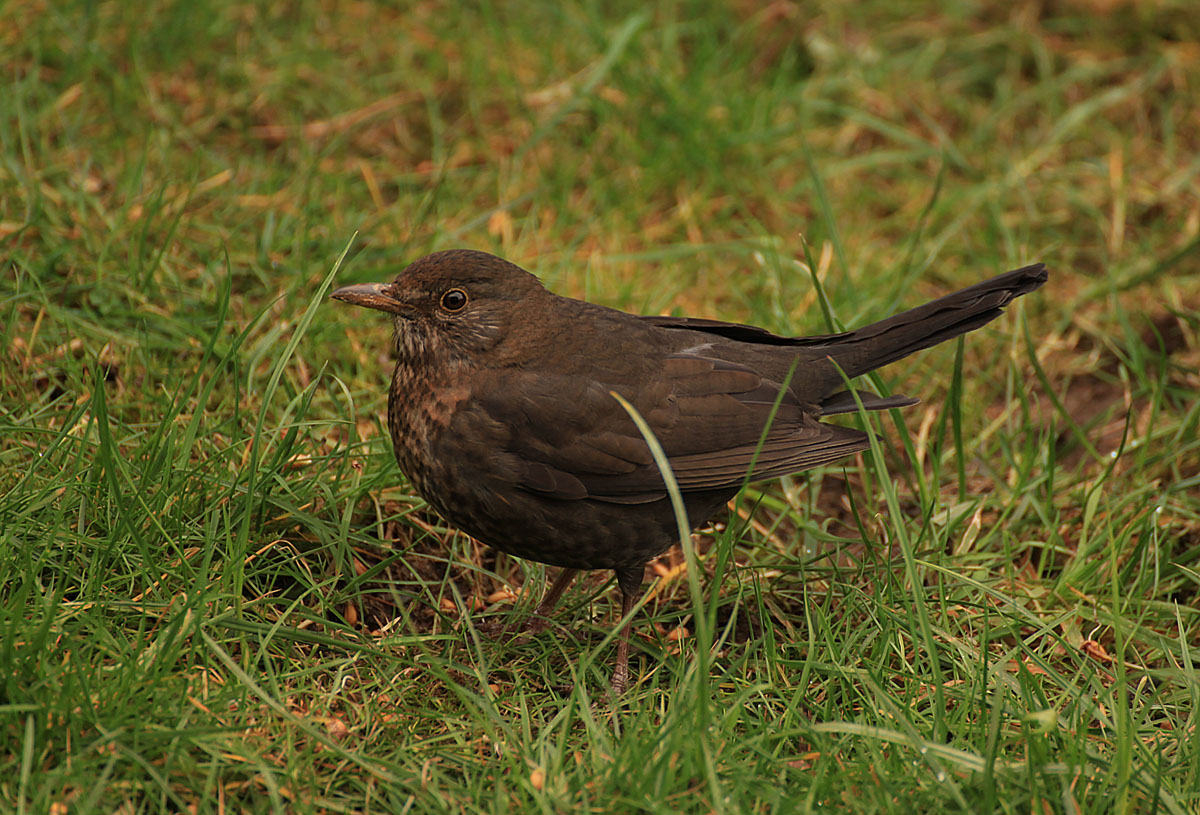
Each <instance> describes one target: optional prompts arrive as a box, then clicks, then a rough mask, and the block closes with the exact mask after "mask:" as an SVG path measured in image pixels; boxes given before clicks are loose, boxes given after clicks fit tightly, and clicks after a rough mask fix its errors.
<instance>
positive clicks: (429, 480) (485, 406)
mask: <svg viewBox="0 0 1200 815" xmlns="http://www.w3.org/2000/svg"><path fill="white" fill-rule="evenodd" d="M1046 279H1047V273H1046V269H1045V267H1044V266H1043V265H1042V264H1036V265H1033V266H1027V267H1025V268H1023V269H1018V270H1016V271H1012V272H1007V273H1006V274H1002V275H1000V276H998V277H994V278H992V279H991V280H987V281H984V282H982V283H979V284H976V285H974V286H971V287H969V288H966V289H963V290H962V291H958V292H955V293H953V294H950V295H947V296H945V297H942V298H941V299H938V300H934V301H933V302H930V303H926V304H925V305H923V306H919V307H917V308H914V309H912V310H911V311H906V312H904V313H902V314H897V315H895V316H894V317H889V318H887V319H886V320H880V321H879V322H877V323H873V324H871V325H868V326H866V327H864V328H859V329H856V330H854V331H847V332H844V333H841V334H829V335H824V336H815V337H780V336H776V335H775V334H772V333H770V332H768V331H766V330H764V329H761V328H756V327H754V326H750V325H739V324H737V323H724V322H718V321H716V320H703V319H693V318H687V317H655V316H638V315H633V314H627V313H625V312H622V311H617V310H615V309H611V308H605V307H604V306H598V305H594V304H592V303H587V302H583V301H581V300H572V299H570V298H567V297H560V296H558V295H556V294H553V293H552V292H550V291H548V290H547V289H545V288H544V287H543V286H542V284H541V282H540V281H539V280H538V279H537V278H536V277H534V276H533V275H532V274H530V273H529V272H526V271H525V270H523V269H521V268H520V267H518V266H515V265H513V264H511V263H509V262H508V261H505V260H502V259H501V258H498V257H495V256H493V255H489V254H486V253H484V252H474V251H468V250H453V251H448V252H437V253H434V254H432V255H428V256H427V257H423V258H421V259H420V260H418V261H416V262H415V263H413V264H412V265H410V266H408V267H407V268H406V269H405V270H404V271H402V272H401V273H400V275H399V276H398V277H397V278H396V279H395V280H394V281H393V282H391V283H367V284H362V285H357V286H347V287H345V288H341V289H338V290H337V291H335V292H333V294H332V297H334V298H335V299H338V300H343V301H345V302H347V303H353V304H354V305H359V306H365V307H367V308H373V309H378V310H379V311H385V312H388V313H389V314H392V315H395V316H394V319H393V322H394V324H395V337H394V339H393V346H394V350H395V355H396V357H397V362H396V369H395V372H394V373H393V374H392V384H391V389H390V391H389V395H388V427H389V429H390V431H391V435H392V443H393V446H394V449H395V453H396V460H397V461H398V462H399V464H400V469H401V470H402V471H403V472H404V474H405V475H406V476H408V478H409V480H410V481H411V482H412V485H413V486H414V487H415V488H416V490H417V492H418V493H420V495H421V496H422V497H423V498H424V499H425V500H426V501H428V502H429V504H430V506H432V507H433V508H434V509H435V510H437V512H438V513H440V514H441V515H442V516H443V517H444V518H445V519H446V520H447V521H449V522H450V523H451V524H453V525H455V526H457V527H458V528H459V529H461V530H462V531H464V532H466V533H467V534H469V535H471V536H472V537H474V538H476V539H478V540H480V541H482V542H484V543H486V544H488V545H489V546H493V547H495V548H497V549H499V550H501V551H503V552H507V553H509V554H511V555H516V556H517V557H522V558H528V559H530V560H536V561H539V562H541V563H548V564H551V565H554V566H561V567H563V571H562V573H561V574H560V575H559V576H558V578H557V579H556V580H555V581H554V583H553V585H552V586H551V587H550V589H549V590H548V591H547V593H546V595H545V597H544V598H543V600H542V602H541V604H540V605H539V606H538V609H537V612H536V616H535V618H534V619H535V621H536V620H540V619H544V616H545V614H546V613H548V612H549V611H550V610H551V609H552V608H553V606H554V605H555V603H556V602H557V601H558V599H559V597H560V596H561V595H562V593H563V591H564V590H565V589H566V587H567V585H568V584H569V583H570V582H571V580H572V578H573V577H574V576H575V574H576V572H578V570H580V569H612V570H613V571H614V572H616V576H617V583H618V584H619V586H620V589H621V598H622V616H623V617H627V616H628V615H629V612H630V611H631V610H632V608H633V606H634V604H635V602H636V599H637V597H638V595H639V594H640V592H641V583H642V575H643V570H644V566H645V564H646V562H647V561H649V560H651V559H652V558H654V557H656V556H658V555H660V554H662V553H663V552H665V551H666V550H667V549H668V548H669V547H670V546H671V544H672V543H673V542H674V541H676V540H677V539H678V530H677V526H676V522H675V517H674V513H673V510H672V506H671V502H670V499H669V497H668V495H667V490H666V486H665V484H664V481H663V477H662V474H661V473H660V472H659V469H658V467H657V466H655V463H654V459H653V457H652V456H651V453H650V448H649V446H648V445H647V443H646V441H645V439H644V438H643V436H642V434H641V433H640V432H639V431H638V429H637V427H636V426H635V424H634V422H633V420H632V419H631V418H630V416H629V414H628V413H627V412H626V410H625V409H624V408H623V407H622V406H621V405H620V404H619V403H618V402H617V400H616V399H614V398H613V396H612V394H613V393H617V394H620V395H621V396H622V397H623V398H624V399H625V400H627V401H628V402H629V403H630V404H631V405H632V406H633V407H634V408H635V409H636V410H637V412H638V413H640V414H641V416H642V417H644V418H645V420H646V422H647V423H648V424H649V426H650V428H651V429H652V430H653V432H654V435H655V436H656V437H657V438H658V441H659V442H660V443H661V445H662V447H663V450H664V451H665V453H666V456H667V459H668V460H669V462H670V465H671V470H672V472H673V473H674V476H675V479H676V480H677V482H678V484H679V489H680V491H681V493H682V497H683V503H684V506H685V507H686V510H687V516H688V521H689V523H690V524H691V525H692V526H693V527H695V526H698V525H700V524H702V523H704V522H705V521H707V520H708V519H709V518H710V517H711V516H712V515H714V514H715V513H716V512H717V511H718V510H719V509H721V508H722V507H724V506H725V505H726V503H727V502H728V501H729V499H730V498H732V497H733V496H734V495H736V494H737V492H738V490H739V489H740V488H741V486H742V484H743V482H744V481H745V479H746V474H747V470H748V469H749V467H750V465H751V462H752V460H754V472H753V473H752V474H751V476H750V478H751V480H756V481H758V480H764V479H769V478H776V477H779V476H783V475H787V474H788V473H794V472H797V471H799V470H805V469H808V468H810V467H815V466H817V465H819V464H825V463H827V462H831V461H834V460H836V459H839V458H842V457H843V456H848V455H850V454H852V453H855V452H858V451H860V450H863V449H866V448H867V447H868V446H869V441H868V438H869V437H868V436H867V434H866V433H864V432H862V431H860V430H856V429H853V428H848V427H841V426H838V425H831V424H824V423H822V422H821V421H820V419H821V418H822V417H824V416H830V415H834V414H839V413H853V412H855V411H856V410H857V405H856V403H855V398H854V394H851V393H850V392H849V391H847V390H846V389H845V387H844V381H843V373H844V374H845V376H846V377H847V378H853V377H856V376H859V375H861V374H865V373H867V372H868V371H873V370H875V369H876V368H879V367H881V366H883V365H887V364H888V363H890V362H895V361H896V360H898V359H901V358H902V357H905V356H908V355H909V354H911V353H913V352H915V351H919V350H921V349H922V348H929V347H930V346H933V345H937V344H938V343H940V342H944V341H946V340H949V339H952V338H954V337H957V336H959V335H960V334H964V333H966V332H968V331H972V330H974V329H976V328H979V327H980V326H982V325H984V324H986V323H988V322H989V321H991V320H993V319H995V318H996V317H998V316H1000V314H1001V313H1002V309H1003V308H1004V306H1006V305H1007V304H1008V303H1010V302H1011V301H1012V300H1013V299H1014V298H1016V297H1019V296H1020V295H1022V294H1027V293H1029V292H1031V291H1034V290H1035V289H1037V288H1039V287H1040V286H1041V285H1042V284H1043V283H1045V282H1046ZM839 369H840V370H839ZM789 372H790V373H791V379H790V381H789V382H788V386H787V389H786V391H785V392H784V393H783V396H782V397H779V392H780V389H781V387H782V383H783V382H784V381H785V380H787V377H788V375H789ZM857 395H858V397H859V400H860V401H861V402H862V406H863V407H864V408H865V409H867V410H883V409H886V408H896V407H906V406H909V405H913V404H916V402H917V400H916V399H910V398H908V397H905V396H889V397H880V396H877V395H875V394H872V393H866V392H862V391H859V392H858V394H857ZM776 401H778V402H779V406H778V410H777V411H776V413H775V416H774V419H773V420H772V421H771V422H770V427H769V428H768V427H767V423H768V422H767V420H768V416H769V414H770V413H771V411H772V409H773V407H774V406H775V404H776ZM764 430H765V436H764ZM760 440H761V448H760ZM756 453H757V458H755V456H756ZM535 624H536V623H535ZM628 662H629V627H628V625H626V626H625V628H624V629H623V630H622V634H621V638H620V640H619V643H618V648H617V661H616V666H615V670H614V672H613V679H612V685H613V691H614V693H616V694H619V693H621V692H623V691H624V689H625V687H626V685H627V682H628V677H629V667H628Z"/></svg>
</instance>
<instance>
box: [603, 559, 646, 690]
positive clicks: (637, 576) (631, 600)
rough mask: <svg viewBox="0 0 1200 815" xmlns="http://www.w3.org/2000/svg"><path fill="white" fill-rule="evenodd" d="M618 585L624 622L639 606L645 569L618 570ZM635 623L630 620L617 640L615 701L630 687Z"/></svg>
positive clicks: (614, 674)
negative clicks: (630, 644)
mask: <svg viewBox="0 0 1200 815" xmlns="http://www.w3.org/2000/svg"><path fill="white" fill-rule="evenodd" d="M616 571H617V585H618V586H620V587H621V619H622V620H624V619H625V618H627V617H628V616H629V612H631V611H633V607H634V606H635V605H637V599H638V596H639V595H640V594H641V593H642V574H643V573H644V572H645V569H644V568H643V567H641V566H637V567H635V568H628V567H627V568H624V569H617V570H616ZM632 628H633V621H632V620H629V621H628V622H626V623H625V624H624V625H623V626H622V627H621V636H620V638H619V639H618V640H617V664H616V666H615V667H614V668H613V676H612V688H611V690H610V692H609V694H610V696H611V697H612V698H613V699H615V698H617V697H618V696H621V695H622V694H624V693H625V690H626V689H627V688H628V687H629V634H630V630H631V629H632Z"/></svg>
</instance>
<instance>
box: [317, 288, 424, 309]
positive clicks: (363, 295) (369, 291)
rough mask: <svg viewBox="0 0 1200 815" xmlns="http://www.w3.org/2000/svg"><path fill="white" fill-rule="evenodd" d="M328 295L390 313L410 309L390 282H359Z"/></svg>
mask: <svg viewBox="0 0 1200 815" xmlns="http://www.w3.org/2000/svg"><path fill="white" fill-rule="evenodd" d="M329 296H330V297H332V298H333V299H334V300H341V301H342V302H345V303H350V304H351V305H355V306H362V307H364V308H373V309H375V310H376V311H386V312H388V313H390V314H405V313H407V312H408V311H409V310H410V309H409V307H408V306H407V305H405V304H404V302H402V301H401V300H400V298H398V297H397V296H396V287H395V285H394V284H392V283H359V284H358V285H357V286H343V287H342V288H340V289H338V290H337V291H335V292H333V294H331V295H329Z"/></svg>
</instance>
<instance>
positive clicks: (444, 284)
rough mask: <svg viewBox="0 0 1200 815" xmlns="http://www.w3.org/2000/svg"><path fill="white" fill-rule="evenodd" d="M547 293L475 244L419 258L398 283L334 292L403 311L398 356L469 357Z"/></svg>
mask: <svg viewBox="0 0 1200 815" xmlns="http://www.w3.org/2000/svg"><path fill="white" fill-rule="evenodd" d="M545 294H547V292H546V290H545V289H544V288H543V287H542V284H541V282H540V281H539V280H538V279H537V278H536V277H534V276H533V275H531V274H530V273H529V272H527V271H525V270H524V269H522V268H521V267H519V266H516V265H514V264H512V263H509V262H508V261H506V260H503V259H501V258H498V257H496V256H495V255H489V254H487V253H486V252H475V251H472V250H468V249H452V250H449V251H445V252H435V253H433V254H432V255H426V256H425V257H423V258H421V259H420V260H417V261H414V262H413V263H412V264H411V265H409V266H408V267H407V268H406V269H404V271H402V272H401V273H400V274H399V276H397V277H396V279H395V280H393V281H392V282H391V283H360V284H358V285H355V286H345V287H343V288H340V289H338V290H337V291H335V292H333V293H332V294H331V295H330V297H332V298H333V299H335V300H342V301H344V302H346V303H352V304H353V305H356V306H364V307H366V308H373V309H376V310H378V311H386V312H387V313H389V314H393V315H395V316H394V318H393V322H394V324H395V327H396V333H395V337H394V343H395V350H396V354H397V356H399V357H400V358H402V359H417V358H422V357H428V356H430V355H437V356H440V357H445V358H447V359H449V360H455V359H458V360H463V359H468V358H470V357H472V356H473V355H476V354H479V353H481V352H485V351H487V350H489V349H490V348H492V347H493V346H495V345H496V343H498V342H499V341H500V340H501V339H503V337H504V336H505V335H506V333H508V331H509V329H510V326H511V325H512V324H513V323H514V322H515V321H519V320H520V319H522V315H523V314H525V313H527V312H528V310H530V309H534V308H536V307H537V306H536V304H535V301H536V300H537V299H538V298H539V297H540V296H542V295H545Z"/></svg>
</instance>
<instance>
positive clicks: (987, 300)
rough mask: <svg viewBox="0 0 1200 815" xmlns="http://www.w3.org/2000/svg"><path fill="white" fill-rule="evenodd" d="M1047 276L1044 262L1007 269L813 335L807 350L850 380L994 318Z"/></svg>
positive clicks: (1037, 285)
mask: <svg viewBox="0 0 1200 815" xmlns="http://www.w3.org/2000/svg"><path fill="white" fill-rule="evenodd" d="M1047 277H1048V274H1047V272H1046V267H1045V265H1044V264H1041V263H1035V264H1034V265H1032V266H1026V267H1024V268H1022V269H1016V270H1014V271H1011V272H1005V273H1004V274H1002V275H998V276H996V277H993V278H992V279H991V280H985V281H983V282H982V283H976V284H975V285H974V286H968V287H967V288H965V289H962V290H961V291H956V292H954V293H953V294H947V295H946V296H945V297H939V298H938V299H937V300H933V301H932V302H929V303H926V304H925V305H923V306H917V307H916V308H914V309H910V310H909V311H905V312H903V313H901V314H896V315H894V316H892V317H888V318H887V319H886V320H880V321H879V322H877V323H872V324H871V325H868V326H864V327H862V328H858V329H855V330H854V331H847V332H845V333H844V334H832V335H829V336H827V337H811V338H809V339H810V340H812V341H813V342H812V344H811V345H809V343H807V342H806V343H805V345H809V348H810V350H809V351H808V352H807V354H806V355H808V354H811V355H812V357H820V358H826V357H827V358H830V359H832V360H833V361H834V362H836V363H837V365H838V367H840V368H841V369H842V371H844V372H845V374H846V376H847V377H848V378H851V379H852V378H854V377H856V376H859V375H860V374H865V373H867V372H869V371H873V370H875V369H876V368H882V367H883V366H884V365H887V364H889V363H891V362H895V361H896V360H898V359H902V358H904V357H906V356H908V355H909V354H912V353H915V352H917V351H920V350H921V349H923V348H930V347H932V346H934V345H937V344H938V343H942V342H945V341H946V340H950V339H954V338H955V337H957V336H959V335H960V334H966V333H967V332H968V331H974V330H975V329H976V328H979V327H981V326H983V325H986V324H987V323H990V322H991V321H992V320H994V319H996V318H997V317H999V316H1000V315H1001V314H1002V313H1003V311H1004V307H1005V306H1007V305H1008V304H1009V303H1011V302H1012V301H1013V300H1015V299H1016V298H1018V297H1020V296H1021V295H1023V294H1029V292H1031V291H1036V290H1037V289H1039V288H1041V286H1042V284H1043V283H1045V282H1046V279H1047ZM832 376H833V377H836V379H835V380H833V381H831V382H830V383H829V384H830V387H831V388H832V387H837V386H838V385H840V384H841V375H840V374H838V373H837V372H836V371H833V372H832Z"/></svg>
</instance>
